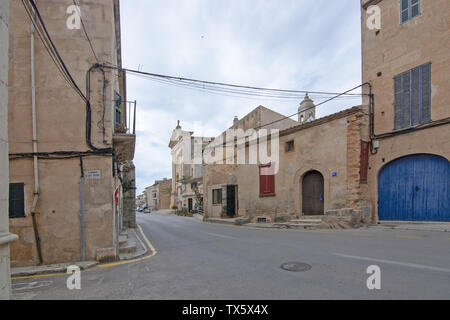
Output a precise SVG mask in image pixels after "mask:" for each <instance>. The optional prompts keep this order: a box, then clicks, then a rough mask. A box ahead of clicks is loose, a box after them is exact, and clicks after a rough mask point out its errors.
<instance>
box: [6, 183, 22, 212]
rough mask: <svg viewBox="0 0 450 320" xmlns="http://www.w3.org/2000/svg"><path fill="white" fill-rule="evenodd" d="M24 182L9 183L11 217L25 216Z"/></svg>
mask: <svg viewBox="0 0 450 320" xmlns="http://www.w3.org/2000/svg"><path fill="white" fill-rule="evenodd" d="M24 186H25V185H24V184H23V183H11V184H10V185H9V218H23V217H25V195H24Z"/></svg>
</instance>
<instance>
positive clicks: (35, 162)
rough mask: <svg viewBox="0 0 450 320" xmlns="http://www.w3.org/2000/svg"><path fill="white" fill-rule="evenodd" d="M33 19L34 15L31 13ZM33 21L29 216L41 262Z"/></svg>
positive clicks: (32, 33) (40, 261) (33, 32)
mask: <svg viewBox="0 0 450 320" xmlns="http://www.w3.org/2000/svg"><path fill="white" fill-rule="evenodd" d="M33 19H34V15H33ZM34 34H35V28H34V23H33V22H32V23H31V110H32V111H31V112H32V123H33V124H32V125H33V153H34V154H35V156H34V157H33V168H34V199H33V206H32V207H31V216H32V218H33V230H34V235H35V239H36V248H37V252H38V258H39V263H41V264H42V263H43V259H42V250H41V240H40V237H39V232H38V228H37V221H36V207H37V203H38V201H39V167H38V165H39V164H38V157H37V155H36V154H37V152H38V141H37V121H36V118H37V117H36V73H35V49H34Z"/></svg>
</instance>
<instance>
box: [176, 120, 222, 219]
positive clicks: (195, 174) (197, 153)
mask: <svg viewBox="0 0 450 320" xmlns="http://www.w3.org/2000/svg"><path fill="white" fill-rule="evenodd" d="M193 134H194V132H192V131H184V130H182V128H181V126H180V124H179V123H178V125H177V127H176V128H175V129H174V130H173V133H172V136H171V138H170V143H169V148H170V149H171V157H172V187H171V190H172V195H171V201H170V207H171V208H175V207H176V208H177V209H178V210H183V209H187V210H189V211H191V210H195V207H196V204H197V209H200V211H201V210H202V207H203V179H202V177H203V164H202V159H203V150H204V148H205V146H207V145H208V144H209V143H210V142H211V141H212V140H214V138H210V137H195V136H194V135H193ZM195 144H196V145H198V146H200V148H195V147H194V145H195ZM195 159H198V161H196V160H195Z"/></svg>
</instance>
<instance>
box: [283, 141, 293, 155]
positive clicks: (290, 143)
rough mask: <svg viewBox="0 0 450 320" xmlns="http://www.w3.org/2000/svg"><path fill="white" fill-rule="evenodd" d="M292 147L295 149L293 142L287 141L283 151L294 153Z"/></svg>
mask: <svg viewBox="0 0 450 320" xmlns="http://www.w3.org/2000/svg"><path fill="white" fill-rule="evenodd" d="M294 147H295V144H294V140H291V141H288V142H286V147H285V151H286V152H290V151H294Z"/></svg>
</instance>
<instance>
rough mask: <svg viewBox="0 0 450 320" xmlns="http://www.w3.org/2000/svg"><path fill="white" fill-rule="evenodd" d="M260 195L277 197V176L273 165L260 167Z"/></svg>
mask: <svg viewBox="0 0 450 320" xmlns="http://www.w3.org/2000/svg"><path fill="white" fill-rule="evenodd" d="M259 195H260V196H274V195H275V174H274V172H273V167H272V166H271V165H266V166H260V167H259Z"/></svg>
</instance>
